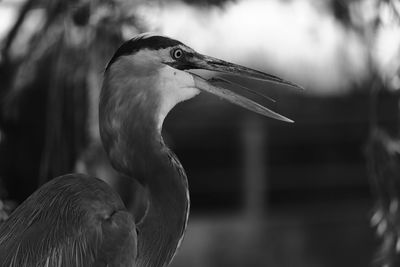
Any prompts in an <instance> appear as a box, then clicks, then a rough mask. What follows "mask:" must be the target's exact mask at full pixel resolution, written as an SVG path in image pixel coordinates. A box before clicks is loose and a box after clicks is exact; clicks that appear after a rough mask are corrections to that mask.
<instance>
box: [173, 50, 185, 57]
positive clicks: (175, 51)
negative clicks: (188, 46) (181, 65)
mask: <svg viewBox="0 0 400 267" xmlns="http://www.w3.org/2000/svg"><path fill="white" fill-rule="evenodd" d="M182 55H183V51H182V49H180V48H177V49H175V50H174V51H173V52H172V57H173V58H174V59H178V58H181V57H182Z"/></svg>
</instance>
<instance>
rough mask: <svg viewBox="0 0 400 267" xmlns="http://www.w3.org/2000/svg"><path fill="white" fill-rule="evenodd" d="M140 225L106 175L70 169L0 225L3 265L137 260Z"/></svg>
mask: <svg viewBox="0 0 400 267" xmlns="http://www.w3.org/2000/svg"><path fill="white" fill-rule="evenodd" d="M136 240H137V237H136V230H135V224H134V220H133V218H132V216H131V215H130V214H129V213H128V212H127V211H126V209H125V206H124V204H123V203H122V201H121V199H120V197H119V196H118V195H117V194H116V193H115V192H114V191H113V190H112V189H111V188H110V187H109V186H108V185H107V184H106V183H105V182H103V181H101V180H99V179H97V178H93V177H89V176H86V175H81V174H73V175H64V176H60V177H58V178H55V179H53V180H52V181H50V182H49V183H47V184H45V185H44V186H42V187H41V188H40V189H38V190H37V191H36V192H35V193H34V194H32V195H31V196H30V197H29V198H28V199H27V200H26V201H25V202H23V203H22V204H21V205H20V206H19V207H18V208H17V209H16V210H15V211H14V213H13V214H12V215H11V216H10V218H9V219H8V220H7V221H6V222H5V223H3V224H2V225H1V227H0V266H7V267H14V266H15V267H17V266H18V267H25V266H26V267H27V266H30V267H31V266H48V267H52V266H57V267H63V266H77V267H78V266H82V267H83V266H88V267H89V266H109V267H111V266H134V265H133V263H134V260H135V258H136V243H137V241H136Z"/></svg>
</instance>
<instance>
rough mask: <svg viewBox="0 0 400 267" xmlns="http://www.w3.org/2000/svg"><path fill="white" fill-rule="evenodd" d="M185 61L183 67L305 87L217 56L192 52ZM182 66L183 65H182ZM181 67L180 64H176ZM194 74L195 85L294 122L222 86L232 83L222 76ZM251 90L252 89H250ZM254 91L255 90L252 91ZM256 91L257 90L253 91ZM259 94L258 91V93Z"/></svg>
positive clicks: (280, 118) (255, 109) (267, 114)
mask: <svg viewBox="0 0 400 267" xmlns="http://www.w3.org/2000/svg"><path fill="white" fill-rule="evenodd" d="M182 63H183V66H184V67H183V69H185V70H188V69H204V70H210V71H216V72H221V73H226V74H232V75H235V76H242V77H247V78H251V79H257V80H262V81H268V82H274V83H277V84H282V85H287V86H291V87H296V88H299V89H303V88H302V87H301V86H299V85H296V84H294V83H292V82H289V81H286V80H283V79H281V78H279V77H277V76H274V75H271V74H267V73H264V72H261V71H257V70H253V69H250V68H247V67H243V66H240V65H237V64H233V63H230V62H226V61H223V60H220V59H217V58H213V57H209V56H205V55H201V54H198V53H195V54H192V55H190V56H187V57H185V59H184V62H181V64H182ZM181 66H182V65H181ZM176 67H178V68H179V66H176ZM191 74H192V75H193V79H194V82H195V87H196V88H198V89H200V90H203V91H206V92H209V93H211V94H213V95H217V96H219V97H221V98H223V99H225V100H227V101H229V102H231V103H233V104H235V105H238V106H241V107H243V108H246V109H248V110H251V111H253V112H256V113H259V114H261V115H264V116H267V117H271V118H274V119H277V120H281V121H286V122H293V121H292V120H291V119H288V118H286V117H284V116H282V115H280V114H278V113H276V112H274V111H272V110H270V109H268V108H267V107H265V106H263V105H261V104H259V103H257V102H255V101H253V100H251V99H249V98H246V97H244V96H242V95H239V94H237V93H235V92H233V91H231V90H229V89H227V88H224V87H221V86H220V85H221V84H224V83H225V84H232V82H230V81H227V80H225V79H221V78H211V79H205V78H203V77H201V76H199V75H196V74H194V73H191ZM249 91H251V90H250V89H249ZM251 92H253V91H251ZM253 93H255V92H253ZM256 94H257V93H256Z"/></svg>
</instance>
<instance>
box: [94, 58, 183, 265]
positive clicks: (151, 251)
mask: <svg viewBox="0 0 400 267" xmlns="http://www.w3.org/2000/svg"><path fill="white" fill-rule="evenodd" d="M114 66H117V63H114V64H113V66H111V67H110V71H108V72H106V74H105V79H104V82H103V88H102V92H101V96H100V108H99V120H100V123H99V124H100V134H101V137H102V141H103V144H104V147H105V150H106V152H107V154H108V156H109V159H110V161H111V163H112V165H113V167H114V168H115V169H116V170H118V171H119V172H121V173H123V174H124V175H126V176H129V177H132V178H134V179H137V180H138V181H139V182H140V183H141V184H142V185H143V186H145V187H146V188H147V191H148V193H149V194H148V195H149V204H148V209H147V213H146V215H145V217H144V218H143V219H142V220H141V222H140V224H139V225H138V230H139V234H138V258H137V266H146V267H158V266H163V265H164V264H166V263H169V262H170V261H171V260H172V257H173V255H174V253H175V250H176V248H177V247H178V244H179V241H180V240H181V238H182V236H183V233H184V229H185V228H186V222H187V214H188V212H189V194H188V188H187V186H188V185H187V179H186V175H185V173H184V170H183V168H182V166H181V165H180V163H179V161H178V160H177V158H176V157H175V156H174V155H173V153H172V152H171V151H170V150H169V149H168V148H167V147H166V145H165V144H164V142H163V139H162V136H161V127H160V114H159V112H160V100H161V98H162V94H161V93H160V91H158V90H156V89H157V88H151V86H157V83H156V81H154V80H153V79H152V77H151V76H150V77H147V78H144V77H142V78H137V76H135V77H133V76H132V75H128V74H129V73H132V70H129V68H130V67H131V66H130V65H127V66H125V68H122V69H121V70H120V71H118V72H112V70H113V67H114ZM146 86H147V87H146ZM171 108H172V107H171ZM162 119H164V118H162ZM161 125H162V122H161Z"/></svg>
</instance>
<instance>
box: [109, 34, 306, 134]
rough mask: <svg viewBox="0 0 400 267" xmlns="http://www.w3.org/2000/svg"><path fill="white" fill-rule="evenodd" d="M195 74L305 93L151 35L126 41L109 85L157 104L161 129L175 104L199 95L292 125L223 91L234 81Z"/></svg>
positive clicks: (113, 64) (112, 68)
mask: <svg viewBox="0 0 400 267" xmlns="http://www.w3.org/2000/svg"><path fill="white" fill-rule="evenodd" d="M196 69H203V70H209V71H214V72H220V73H226V74H231V75H235V76H243V77H248V78H252V79H258V80H263V81H271V82H274V83H278V84H283V85H288V86H292V87H298V88H301V87H300V86H298V85H296V84H294V83H292V82H289V81H286V80H283V79H281V78H279V77H276V76H274V75H270V74H267V73H263V72H260V71H257V70H254V69H250V68H247V67H243V66H240V65H237V64H233V63H230V62H226V61H223V60H220V59H216V58H213V57H210V56H206V55H202V54H200V53H197V52H196V51H194V50H193V49H192V48H190V47H188V46H186V45H184V44H183V43H181V42H179V41H177V40H174V39H171V38H168V37H164V36H159V35H153V34H148V33H145V34H140V35H138V36H136V37H134V38H133V39H131V40H129V41H127V42H125V43H124V44H123V45H122V46H121V47H120V48H119V49H118V50H117V51H116V53H115V54H114V56H113V57H112V59H111V60H110V62H109V63H108V65H107V67H106V75H105V84H109V83H114V84H117V83H118V84H119V86H114V87H117V88H126V90H130V93H129V95H130V96H129V98H131V99H135V101H136V103H137V104H139V102H140V103H143V102H146V101H147V102H149V101H150V102H151V103H153V107H154V111H155V112H156V113H157V118H156V120H158V121H157V123H158V127H159V128H161V126H162V122H163V120H164V118H165V116H166V115H167V113H168V112H169V111H170V110H171V109H172V108H173V107H174V106H175V105H176V104H177V103H179V102H181V101H183V100H187V99H189V98H192V97H194V96H195V95H197V94H198V93H199V92H200V91H206V92H209V93H211V94H214V95H217V96H219V97H220V98H222V99H225V100H227V101H229V102H231V103H233V104H236V105H239V106H242V107H244V108H246V109H248V110H251V111H254V112H256V113H259V114H262V115H265V116H268V117H271V118H274V119H278V120H282V121H287V122H292V121H291V120H290V119H288V118H286V117H284V116H282V115H279V114H278V113H276V112H274V111H272V110H270V109H268V108H267V107H265V106H263V105H261V104H259V103H256V102H255V101H253V100H251V99H249V98H247V97H244V96H242V95H239V94H237V93H235V92H233V91H231V90H229V88H226V87H223V85H232V84H231V82H230V81H228V80H225V79H222V78H215V77H214V78H203V77H201V76H200V75H198V74H195V73H193V72H192V71H193V70H196ZM128 85H129V86H128ZM129 87H132V88H129ZM121 90H122V89H121ZM124 90H125V89H124ZM117 91H118V89H117ZM117 94H118V93H117ZM120 95H124V94H120ZM126 97H127V96H126V95H124V96H123V98H126ZM150 99H151V100H150ZM135 101H134V102H135Z"/></svg>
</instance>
